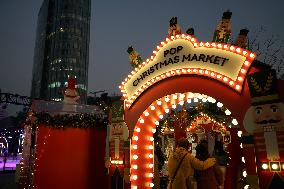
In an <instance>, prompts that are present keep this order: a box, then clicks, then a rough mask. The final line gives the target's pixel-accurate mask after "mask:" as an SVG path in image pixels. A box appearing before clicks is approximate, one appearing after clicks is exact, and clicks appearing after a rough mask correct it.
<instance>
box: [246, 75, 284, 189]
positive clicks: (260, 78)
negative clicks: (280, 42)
mask: <svg viewBox="0 0 284 189" xmlns="http://www.w3.org/2000/svg"><path fill="white" fill-rule="evenodd" d="M247 80H248V86H249V90H250V95H251V101H252V102H251V107H250V108H249V109H248V110H247V112H246V114H245V118H244V127H245V130H246V131H247V133H245V134H244V135H243V137H242V141H243V144H244V151H247V156H248V157H246V158H247V160H246V161H248V163H247V165H248V166H249V167H248V168H247V173H248V175H247V180H248V182H249V183H248V184H249V185H250V186H252V187H253V186H254V187H256V188H257V187H258V179H257V173H256V169H255V167H256V166H257V167H258V169H260V170H261V163H262V162H269V161H279V160H281V159H283V157H284V145H283V144H284V104H283V103H282V102H281V100H280V98H279V96H278V91H277V78H276V73H275V70H265V71H261V72H256V73H253V74H251V75H249V76H248V78H247ZM254 153H255V154H254ZM255 160H256V162H255ZM255 163H256V164H255ZM270 176H271V177H272V176H275V175H274V174H273V172H271V174H267V175H266V177H270ZM282 180H283V179H282ZM259 182H260V183H259V185H265V183H262V182H264V181H263V179H262V178H261V174H260V178H259ZM273 182H274V181H273ZM273 182H271V183H270V184H272V183H273ZM265 188H267V187H265ZM280 188H281V187H280Z"/></svg>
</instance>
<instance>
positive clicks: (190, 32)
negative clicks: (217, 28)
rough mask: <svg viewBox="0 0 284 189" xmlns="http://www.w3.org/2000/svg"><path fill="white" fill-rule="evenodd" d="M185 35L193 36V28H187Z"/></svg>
mask: <svg viewBox="0 0 284 189" xmlns="http://www.w3.org/2000/svg"><path fill="white" fill-rule="evenodd" d="M186 33H187V34H188V35H194V29H193V28H188V29H187V30H186Z"/></svg>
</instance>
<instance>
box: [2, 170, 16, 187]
mask: <svg viewBox="0 0 284 189" xmlns="http://www.w3.org/2000/svg"><path fill="white" fill-rule="evenodd" d="M0 189H17V184H16V182H15V172H14V171H7V172H0Z"/></svg>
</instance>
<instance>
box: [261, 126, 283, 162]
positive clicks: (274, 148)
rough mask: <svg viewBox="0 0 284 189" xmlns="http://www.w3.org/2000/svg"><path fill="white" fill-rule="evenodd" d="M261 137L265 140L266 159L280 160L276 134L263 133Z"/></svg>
mask: <svg viewBox="0 0 284 189" xmlns="http://www.w3.org/2000/svg"><path fill="white" fill-rule="evenodd" d="M263 135H264V140H265V148H266V153H267V159H269V160H277V159H280V156H279V150H278V143H277V135H276V132H275V131H265V132H264V134H263Z"/></svg>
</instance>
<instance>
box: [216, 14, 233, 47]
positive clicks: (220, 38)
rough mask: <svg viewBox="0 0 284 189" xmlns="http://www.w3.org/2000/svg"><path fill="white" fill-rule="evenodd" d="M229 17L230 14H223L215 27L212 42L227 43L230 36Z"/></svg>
mask: <svg viewBox="0 0 284 189" xmlns="http://www.w3.org/2000/svg"><path fill="white" fill-rule="evenodd" d="M231 16H232V12H230V11H226V12H224V13H223V16H222V20H221V21H220V23H219V24H218V25H217V27H216V29H215V32H214V36H213V42H218V43H228V42H229V40H230V36H231Z"/></svg>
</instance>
